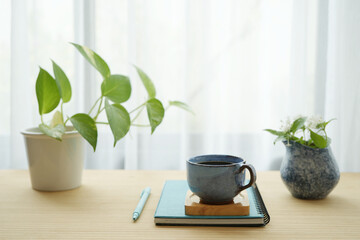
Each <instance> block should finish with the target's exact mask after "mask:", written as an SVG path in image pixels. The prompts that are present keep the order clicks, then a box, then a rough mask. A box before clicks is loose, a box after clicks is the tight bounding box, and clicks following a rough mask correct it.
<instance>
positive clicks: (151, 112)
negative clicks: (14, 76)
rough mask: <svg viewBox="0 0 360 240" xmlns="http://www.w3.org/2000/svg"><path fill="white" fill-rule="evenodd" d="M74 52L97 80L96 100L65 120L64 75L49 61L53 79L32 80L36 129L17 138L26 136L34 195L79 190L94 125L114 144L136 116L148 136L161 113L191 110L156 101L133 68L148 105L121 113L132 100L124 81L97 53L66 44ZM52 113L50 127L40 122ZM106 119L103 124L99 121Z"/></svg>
mask: <svg viewBox="0 0 360 240" xmlns="http://www.w3.org/2000/svg"><path fill="white" fill-rule="evenodd" d="M71 44H72V45H73V46H74V47H75V48H76V49H77V50H78V52H79V53H80V54H81V55H82V56H83V57H84V58H85V59H86V60H87V61H88V62H89V63H90V64H91V65H92V66H93V67H94V68H95V69H96V70H97V71H98V72H99V73H100V74H101V76H102V78H103V80H102V82H101V95H100V96H99V97H98V99H97V100H96V101H95V103H94V104H93V106H92V107H91V109H89V111H88V112H87V113H77V114H74V115H72V116H67V115H66V114H65V113H64V111H63V105H64V104H66V103H68V102H69V101H70V100H71V96H72V90H71V84H70V81H69V79H68V77H67V76H66V74H65V72H64V71H63V69H62V68H61V67H60V66H59V65H58V64H57V63H55V62H54V61H52V68H53V74H54V75H53V76H52V75H51V74H50V73H49V72H47V71H46V70H45V69H42V68H40V71H39V74H38V76H37V80H36V96H37V100H38V107H39V114H40V116H41V123H40V124H39V126H38V127H36V128H30V129H27V130H25V131H23V132H22V134H23V135H24V136H25V143H26V148H27V155H28V162H29V170H30V176H31V182H32V186H33V188H34V189H37V190H42V191H60V190H67V189H73V188H76V187H78V186H80V185H81V175H82V169H83V161H84V159H83V158H84V157H83V156H84V153H83V147H82V145H83V141H82V138H83V139H85V140H86V141H87V142H88V143H89V144H90V145H91V146H92V148H93V150H94V151H95V150H96V145H97V138H98V131H97V125H98V124H106V125H108V126H109V127H110V129H111V132H112V134H113V136H114V147H115V145H116V143H117V142H118V141H119V140H120V139H122V138H123V137H125V136H126V134H127V133H128V132H129V129H130V127H131V126H142V125H139V124H137V123H136V119H137V118H138V117H139V115H140V113H141V112H142V111H143V110H144V109H146V111H147V116H148V120H149V126H150V128H151V134H152V133H154V131H155V129H156V128H157V127H158V126H159V125H160V124H161V122H162V120H163V118H164V114H165V109H167V108H168V107H169V106H176V107H179V108H182V109H184V110H187V111H190V112H191V109H190V107H189V106H188V105H187V104H185V103H183V102H180V101H169V103H168V107H166V108H164V106H163V103H162V102H161V101H160V100H159V99H158V98H156V90H155V86H154V84H153V82H152V81H151V79H150V78H149V77H148V75H147V74H146V73H145V72H144V71H142V70H141V69H140V68H139V67H136V66H134V67H135V69H136V71H137V73H138V75H139V77H140V79H141V81H142V83H143V85H144V87H145V89H146V91H147V94H148V96H147V99H146V101H144V103H142V104H141V105H139V106H138V107H136V108H134V109H133V110H131V111H128V110H127V109H126V108H125V107H124V105H123V104H124V103H125V102H127V101H128V100H129V98H130V96H131V83H130V79H129V77H127V76H125V75H120V74H113V73H111V71H110V68H109V66H108V64H107V63H106V62H105V61H104V59H102V58H101V57H100V56H99V55H98V54H97V53H95V52H94V51H93V50H91V49H90V48H88V47H86V46H81V45H79V44H75V43H71ZM49 113H53V116H52V118H51V121H50V123H47V122H45V121H44V118H43V116H44V115H45V114H49ZM100 114H105V115H106V118H107V121H106V122H104V121H101V122H100V121H98V118H99V116H100Z"/></svg>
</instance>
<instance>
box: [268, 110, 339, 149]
mask: <svg viewBox="0 0 360 240" xmlns="http://www.w3.org/2000/svg"><path fill="white" fill-rule="evenodd" d="M333 120H334V119H331V120H329V121H324V120H323V119H322V118H321V117H314V116H313V117H310V118H308V117H303V116H299V117H296V118H295V119H294V120H290V119H289V118H288V119H287V120H286V121H282V126H281V127H280V130H279V131H278V130H273V129H265V131H267V132H269V133H271V134H273V135H275V136H277V138H276V139H275V141H274V144H275V143H276V142H278V141H287V142H288V143H289V142H290V141H293V142H298V143H300V144H302V145H305V146H308V147H312V148H326V147H328V146H329V145H330V143H331V139H330V138H329V137H328V135H327V133H326V130H325V128H326V126H327V125H328V124H329V123H330V122H331V121H333Z"/></svg>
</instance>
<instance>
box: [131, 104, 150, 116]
mask: <svg viewBox="0 0 360 240" xmlns="http://www.w3.org/2000/svg"><path fill="white" fill-rule="evenodd" d="M146 103H147V101H146V102H144V103H143V104H141V105H140V106H138V107H137V108H135V109H133V110H132V111H130V112H129V114H131V113H133V112H135V111H136V110H138V109H139V108H142V107H143V106H145V104H146Z"/></svg>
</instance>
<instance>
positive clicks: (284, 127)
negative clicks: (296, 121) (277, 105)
mask: <svg viewBox="0 0 360 240" xmlns="http://www.w3.org/2000/svg"><path fill="white" fill-rule="evenodd" d="M280 123H281V125H280V131H282V132H287V131H289V130H290V128H291V125H292V123H293V121H292V120H291V119H290V118H289V117H287V118H286V120H285V121H283V120H280Z"/></svg>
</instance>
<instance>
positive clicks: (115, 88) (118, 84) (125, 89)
mask: <svg viewBox="0 0 360 240" xmlns="http://www.w3.org/2000/svg"><path fill="white" fill-rule="evenodd" d="M101 93H102V95H103V96H106V97H107V98H108V99H110V100H111V101H113V102H115V103H122V102H126V101H127V100H128V99H129V98H130V95H131V84H130V80H129V78H128V77H126V76H123V75H111V76H110V77H108V78H105V80H104V81H103V82H102V84H101Z"/></svg>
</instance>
